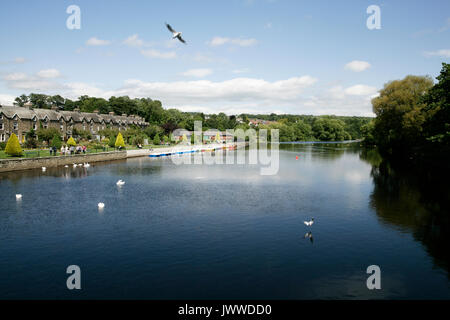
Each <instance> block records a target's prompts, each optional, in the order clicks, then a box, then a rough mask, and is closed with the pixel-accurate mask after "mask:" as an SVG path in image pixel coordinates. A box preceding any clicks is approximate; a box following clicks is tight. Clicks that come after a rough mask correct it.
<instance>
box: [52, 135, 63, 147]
mask: <svg viewBox="0 0 450 320" xmlns="http://www.w3.org/2000/svg"><path fill="white" fill-rule="evenodd" d="M50 146H52V147H54V148H56V149H60V148H61V146H62V141H61V136H60V135H59V134H55V135H54V136H53V139H52V141H51V143H50Z"/></svg>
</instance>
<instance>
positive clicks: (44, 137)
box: [36, 127, 60, 143]
mask: <svg viewBox="0 0 450 320" xmlns="http://www.w3.org/2000/svg"><path fill="white" fill-rule="evenodd" d="M36 134H37V136H38V139H39V141H47V142H48V143H50V140H51V139H53V137H54V136H55V135H59V134H60V132H59V130H58V129H56V128H53V127H52V128H47V129H44V128H40V129H38V130H37V131H36Z"/></svg>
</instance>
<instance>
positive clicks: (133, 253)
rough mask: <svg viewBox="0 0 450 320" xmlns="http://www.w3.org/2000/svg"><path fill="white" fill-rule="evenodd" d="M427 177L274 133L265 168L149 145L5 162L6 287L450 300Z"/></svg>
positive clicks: (20, 293) (1, 248) (367, 155)
mask: <svg viewBox="0 0 450 320" xmlns="http://www.w3.org/2000/svg"><path fill="white" fill-rule="evenodd" d="M215 156H217V157H219V156H220V157H222V155H221V154H220V153H217V154H216V155H215ZM119 179H122V180H124V181H125V185H124V186H122V187H118V186H117V185H116V181H118V180H119ZM435 187H436V186H432V185H430V186H427V185H426V184H425V185H424V183H423V181H422V180H420V179H418V178H417V174H416V173H414V172H409V173H408V172H406V173H405V172H399V171H395V170H394V169H392V168H391V167H390V166H389V165H388V164H386V163H385V161H383V159H381V158H380V156H379V155H378V154H377V153H376V152H375V151H368V152H367V151H364V150H361V149H360V148H359V147H358V146H357V144H356V145H355V144H353V145H352V144H347V145H341V144H329V145H328V144H320V145H319V144H318V145H302V144H283V145H280V164H279V171H278V174H276V175H268V176H263V175H260V165H250V164H227V165H226V164H215V165H206V164H203V165H195V164H183V165H176V164H174V163H173V162H172V161H171V160H170V159H162V158H158V159H152V158H148V157H143V158H135V159H128V160H124V161H117V162H109V163H98V164H91V167H89V168H84V167H77V168H73V167H72V166H70V167H69V168H62V167H61V168H48V169H47V170H46V171H45V172H42V170H28V171H21V172H12V173H3V174H0V298H1V299H11V298H25V299H29V298H30V299H38V298H40V299H47V298H58V299H59V298H68V299H84V298H96V299H103V298H109V299H116V298H124V299H216V298H217V299H220V298H226V299H449V298H450V281H449V260H450V259H449V252H450V250H449V246H450V241H449V219H448V212H447V208H448V205H447V204H446V203H445V201H448V199H447V198H445V197H439V196H436V193H435V192H430V190H433V188H435ZM444 188H447V191H448V186H447V187H444ZM439 190H440V191H442V187H440V188H439ZM444 191H445V190H444ZM19 193H20V194H22V195H23V197H22V200H20V201H16V197H15V195H16V194H19ZM447 194H448V193H447ZM99 202H103V203H105V208H104V209H103V210H100V211H99V209H98V207H97V204H98V203H99ZM312 217H314V221H315V223H314V224H313V225H312V226H310V227H308V226H306V225H305V224H304V223H303V221H305V220H310V219H311V218H312ZM308 232H310V234H308V236H306V237H305V235H306V234H307V233H308ZM69 265H78V266H79V267H80V269H81V286H82V289H81V290H68V289H67V287H66V279H67V277H68V276H69V275H68V274H67V273H66V268H67V267H68V266H69ZM370 265H377V266H379V267H380V270H381V289H380V290H369V289H368V288H367V286H366V280H367V278H368V277H369V276H370V275H369V274H367V273H366V269H367V267H368V266H370Z"/></svg>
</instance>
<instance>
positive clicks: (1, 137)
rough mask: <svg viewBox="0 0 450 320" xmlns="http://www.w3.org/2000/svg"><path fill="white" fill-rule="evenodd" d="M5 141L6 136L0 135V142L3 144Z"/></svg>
mask: <svg viewBox="0 0 450 320" xmlns="http://www.w3.org/2000/svg"><path fill="white" fill-rule="evenodd" d="M5 140H6V136H5V134H4V133H1V134H0V142H4V141H5Z"/></svg>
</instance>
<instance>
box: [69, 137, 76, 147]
mask: <svg viewBox="0 0 450 320" xmlns="http://www.w3.org/2000/svg"><path fill="white" fill-rule="evenodd" d="M67 145H68V146H70V147H72V146H73V147H75V146H76V145H77V143H76V142H75V140H74V139H73V138H72V137H70V138H69V140H67Z"/></svg>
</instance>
